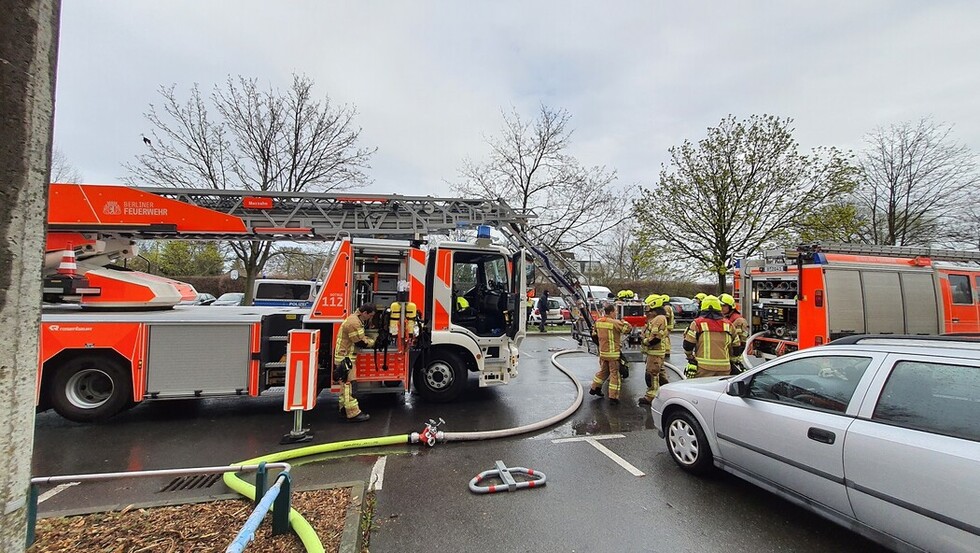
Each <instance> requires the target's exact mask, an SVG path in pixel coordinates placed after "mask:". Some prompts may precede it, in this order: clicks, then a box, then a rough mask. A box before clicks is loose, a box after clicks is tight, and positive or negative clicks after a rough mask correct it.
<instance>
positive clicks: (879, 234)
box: [855, 118, 980, 246]
mask: <svg viewBox="0 0 980 553" xmlns="http://www.w3.org/2000/svg"><path fill="white" fill-rule="evenodd" d="M951 132H952V126H950V125H946V124H941V123H936V122H933V121H932V120H931V119H928V118H924V119H920V120H919V121H918V122H916V123H910V122H904V123H899V124H897V125H892V126H890V127H888V128H879V129H877V130H876V131H874V132H873V133H871V134H870V135H869V136H868V138H867V142H868V148H867V150H866V151H865V152H864V154H863V155H862V157H861V161H860V166H861V169H862V173H863V179H862V182H861V185H860V186H859V187H858V189H857V191H856V194H855V197H856V198H857V201H858V204H859V206H860V208H861V210H862V215H863V216H864V217H865V218H866V219H867V221H866V225H865V229H864V235H865V236H864V238H865V239H866V240H867V241H869V242H872V243H875V244H888V245H900V246H910V245H923V246H928V245H933V244H948V243H950V242H952V241H956V240H957V239H958V238H961V237H960V236H958V235H957V231H959V230H961V228H960V223H962V221H963V219H962V214H963V212H962V211H961V209H957V208H964V207H965V206H966V205H967V204H968V202H969V201H973V199H971V198H968V197H967V195H968V193H975V191H976V190H977V187H978V184H980V179H978V174H977V166H976V157H975V156H974V154H973V153H972V152H971V151H970V150H969V149H968V148H967V147H966V146H964V145H962V144H959V143H957V142H956V141H955V140H953V138H952V137H951ZM970 230H973V229H970Z"/></svg>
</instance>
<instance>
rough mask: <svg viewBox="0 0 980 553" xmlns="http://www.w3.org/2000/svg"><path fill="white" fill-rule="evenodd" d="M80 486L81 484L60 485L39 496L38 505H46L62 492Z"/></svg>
mask: <svg viewBox="0 0 980 553" xmlns="http://www.w3.org/2000/svg"><path fill="white" fill-rule="evenodd" d="M79 484H81V482H66V483H64V484H58V485H57V486H55V487H53V488H51V489H50V490H48V491H46V492H44V493H42V494H41V495H39V496H37V502H38V504H40V503H44V502H45V501H47V500H49V499H51V498H52V497H54V496H56V495H58V494H59V493H61V492H63V491H65V490H67V489H68V488H70V487H72V486H77V485H79Z"/></svg>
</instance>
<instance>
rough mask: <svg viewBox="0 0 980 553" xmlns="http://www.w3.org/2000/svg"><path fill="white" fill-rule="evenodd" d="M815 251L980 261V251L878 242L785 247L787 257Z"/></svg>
mask: <svg viewBox="0 0 980 553" xmlns="http://www.w3.org/2000/svg"><path fill="white" fill-rule="evenodd" d="M816 253H833V254H845V255H870V256H882V257H908V258H916V257H927V258H929V259H931V260H933V261H947V262H951V263H980V252H966V251H963V252H961V251H954V250H938V249H935V248H925V247H915V246H882V245H878V244H813V245H802V246H799V247H797V248H795V249H787V250H786V256H787V258H790V257H796V256H797V255H803V256H804V257H805V258H806V257H812V256H813V254H816Z"/></svg>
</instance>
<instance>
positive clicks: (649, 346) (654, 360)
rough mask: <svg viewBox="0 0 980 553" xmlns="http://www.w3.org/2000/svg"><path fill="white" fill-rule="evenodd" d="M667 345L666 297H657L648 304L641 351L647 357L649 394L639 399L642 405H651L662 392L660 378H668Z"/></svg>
mask: <svg viewBox="0 0 980 553" xmlns="http://www.w3.org/2000/svg"><path fill="white" fill-rule="evenodd" d="M666 344H667V317H666V316H665V313H664V296H657V297H655V298H653V301H651V302H649V303H647V324H646V326H645V327H643V337H642V339H641V342H640V349H641V351H642V352H643V354H644V355H645V357H646V373H647V374H646V376H647V392H646V394H645V395H644V396H643V397H641V398H640V399H639V402H638V403H639V404H640V405H650V404H651V403H652V402H653V398H655V397H657V392H659V391H660V378H661V376H663V377H664V379H666V378H667V374H666V371H664V353H665V352H666V350H665V349H664V348H665V346H666Z"/></svg>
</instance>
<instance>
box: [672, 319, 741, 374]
mask: <svg viewBox="0 0 980 553" xmlns="http://www.w3.org/2000/svg"><path fill="white" fill-rule="evenodd" d="M684 341H685V342H688V343H691V344H694V358H695V359H696V360H697V362H698V367H699V368H702V369H704V370H707V371H727V370H729V369H730V360H731V355H732V348H733V347H737V346H739V345H741V344H742V342H741V340H739V338H738V336H737V335H736V334H735V329H734V328H733V327H732V324H731V323H730V322H728V321H727V320H726V319H711V318H708V317H698V318H697V319H695V320H694V321H693V322H692V323H691V326H689V327H688V328H687V332H685V333H684Z"/></svg>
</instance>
